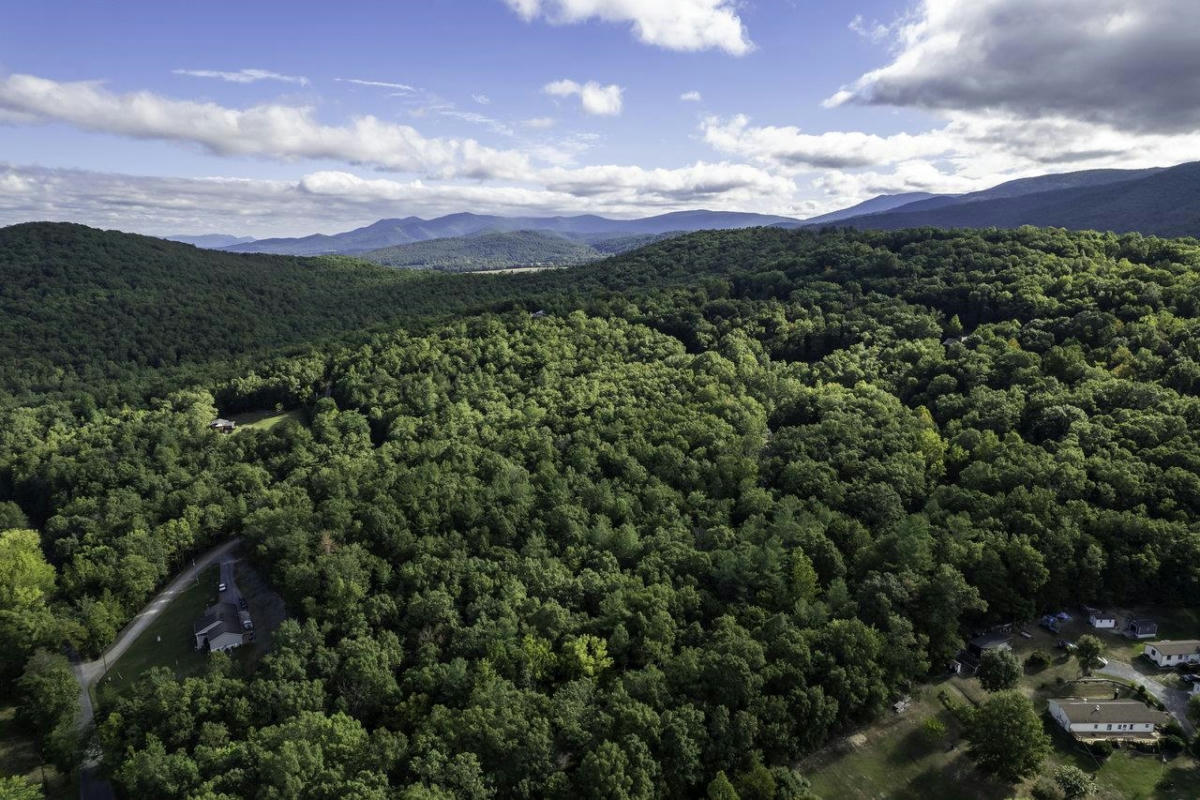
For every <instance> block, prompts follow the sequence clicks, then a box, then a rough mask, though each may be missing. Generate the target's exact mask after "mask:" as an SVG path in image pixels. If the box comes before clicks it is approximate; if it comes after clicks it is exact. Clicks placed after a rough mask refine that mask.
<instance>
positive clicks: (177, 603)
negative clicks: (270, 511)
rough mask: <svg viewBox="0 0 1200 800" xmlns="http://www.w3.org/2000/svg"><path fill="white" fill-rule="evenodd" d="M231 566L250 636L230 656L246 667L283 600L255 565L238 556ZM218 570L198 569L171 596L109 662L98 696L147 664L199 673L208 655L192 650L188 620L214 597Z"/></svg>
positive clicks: (263, 646) (266, 641) (117, 689)
mask: <svg viewBox="0 0 1200 800" xmlns="http://www.w3.org/2000/svg"><path fill="white" fill-rule="evenodd" d="M234 568H235V573H234V574H235V579H236V580H237V585H238V588H239V589H240V590H241V592H242V595H243V596H244V597H245V598H246V604H247V607H248V609H247V610H249V612H250V616H251V618H252V619H253V620H254V628H255V639H254V641H253V642H252V643H250V644H247V645H243V646H242V647H239V648H237V649H236V650H233V651H232V652H231V653H230V657H231V658H232V659H233V661H234V663H235V664H240V665H242V666H243V667H244V668H246V669H251V668H253V666H254V665H255V664H256V663H258V660H259V659H260V658H262V656H263V655H264V654H265V653H266V652H267V650H268V648H269V647H270V645H271V636H272V634H273V633H274V631H275V629H276V628H278V627H279V624H280V623H281V622H283V620H284V618H285V616H286V613H285V610H284V607H283V600H282V599H281V598H280V597H279V595H278V594H276V593H275V592H274V591H273V590H272V589H271V587H270V586H269V585H268V584H267V583H266V582H265V581H264V580H263V579H262V577H261V576H259V574H258V572H257V571H256V570H254V569H253V568H251V567H250V566H249V564H247V563H246V562H245V561H241V560H239V561H238V562H236V565H235V567H234ZM219 575H220V567H219V565H217V564H214V565H212V566H211V567H209V568H208V569H206V570H204V571H203V572H202V573H201V574H200V577H199V579H198V581H197V582H196V583H194V584H192V585H191V586H189V587H188V588H187V589H185V590H184V591H182V592H180V593H179V595H178V596H176V598H175V599H174V600H173V601H171V604H170V605H169V606H167V608H166V609H165V610H164V611H163V613H162V614H161V615H160V616H159V617H158V619H156V620H154V622H152V623H151V624H150V626H149V627H147V628H146V630H145V632H144V633H142V635H141V636H139V637H138V638H137V640H136V641H135V642H134V643H133V646H132V647H130V648H129V650H127V651H126V652H125V654H124V655H123V656H121V659H120V660H119V661H117V662H116V663H115V664H111V665H109V670H108V674H107V675H106V676H105V677H104V678H103V679H101V681H100V683H99V684H98V685H97V686H96V689H95V691H96V696H97V698H98V699H99V700H101V701H103V700H105V699H106V698H108V697H112V696H114V695H116V694H120V693H121V692H123V691H125V690H127V689H128V688H129V687H130V686H131V685H133V684H134V683H135V682H136V681H137V679H138V678H140V677H142V676H143V675H145V674H146V672H147V671H149V670H150V669H151V668H152V667H169V668H170V669H172V670H173V671H174V673H175V675H176V676H177V677H180V678H185V677H188V676H191V675H199V674H201V673H203V672H204V669H205V666H206V665H207V664H208V655H207V654H205V653H199V652H196V650H195V649H194V647H195V639H194V638H193V636H192V625H193V623H195V621H196V620H197V619H198V618H199V617H200V616H201V614H203V613H204V609H206V608H207V607H209V606H210V605H212V604H213V603H215V602H216V601H217V597H218V593H217V583H218V581H219Z"/></svg>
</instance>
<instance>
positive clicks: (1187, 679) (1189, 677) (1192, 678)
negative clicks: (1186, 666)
mask: <svg viewBox="0 0 1200 800" xmlns="http://www.w3.org/2000/svg"><path fill="white" fill-rule="evenodd" d="M1179 679H1180V680H1181V681H1183V682H1184V683H1195V682H1196V681H1200V675H1197V674H1196V673H1194V672H1188V673H1186V674H1184V675H1180V676H1179Z"/></svg>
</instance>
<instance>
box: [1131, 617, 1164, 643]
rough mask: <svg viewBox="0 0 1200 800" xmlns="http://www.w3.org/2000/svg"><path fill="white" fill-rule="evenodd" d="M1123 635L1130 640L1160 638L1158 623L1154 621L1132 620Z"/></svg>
mask: <svg viewBox="0 0 1200 800" xmlns="http://www.w3.org/2000/svg"><path fill="white" fill-rule="evenodd" d="M1123 633H1124V634H1125V635H1126V636H1128V637H1129V638H1130V639H1153V638H1154V637H1155V636H1158V623H1157V622H1155V621H1154V620H1152V619H1131V620H1129V621H1128V622H1127V623H1125V630H1124V631H1123Z"/></svg>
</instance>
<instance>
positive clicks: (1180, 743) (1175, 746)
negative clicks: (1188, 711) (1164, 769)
mask: <svg viewBox="0 0 1200 800" xmlns="http://www.w3.org/2000/svg"><path fill="white" fill-rule="evenodd" d="M1158 746H1159V747H1161V748H1162V751H1163V752H1164V753H1170V754H1172V755H1174V754H1175V753H1180V752H1182V751H1183V748H1185V747H1187V742H1186V741H1184V738H1183V737H1182V736H1177V735H1176V734H1174V733H1169V734H1167V735H1166V736H1164V737H1163V738H1162V739H1160V740H1159V743H1158Z"/></svg>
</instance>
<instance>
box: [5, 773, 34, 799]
mask: <svg viewBox="0 0 1200 800" xmlns="http://www.w3.org/2000/svg"><path fill="white" fill-rule="evenodd" d="M43 797H45V795H44V794H42V788H41V787H40V786H38V785H37V784H35V783H32V782H31V781H28V780H26V779H25V778H20V777H4V776H0V800H42V798H43Z"/></svg>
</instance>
